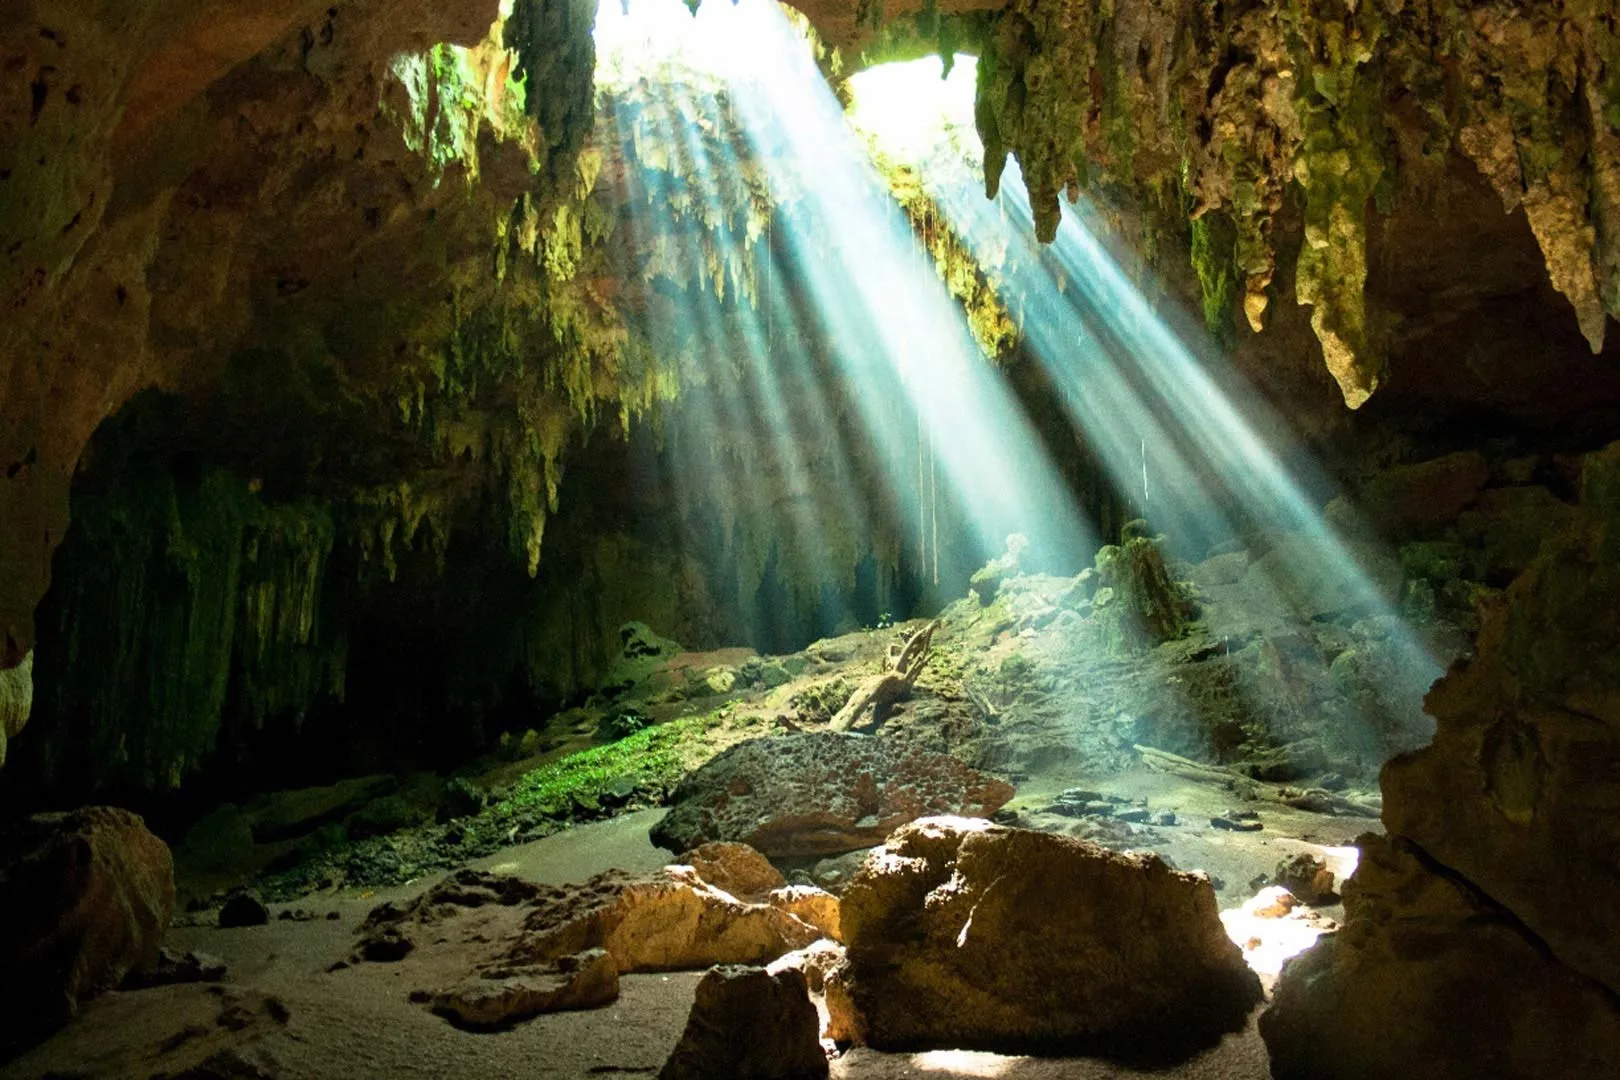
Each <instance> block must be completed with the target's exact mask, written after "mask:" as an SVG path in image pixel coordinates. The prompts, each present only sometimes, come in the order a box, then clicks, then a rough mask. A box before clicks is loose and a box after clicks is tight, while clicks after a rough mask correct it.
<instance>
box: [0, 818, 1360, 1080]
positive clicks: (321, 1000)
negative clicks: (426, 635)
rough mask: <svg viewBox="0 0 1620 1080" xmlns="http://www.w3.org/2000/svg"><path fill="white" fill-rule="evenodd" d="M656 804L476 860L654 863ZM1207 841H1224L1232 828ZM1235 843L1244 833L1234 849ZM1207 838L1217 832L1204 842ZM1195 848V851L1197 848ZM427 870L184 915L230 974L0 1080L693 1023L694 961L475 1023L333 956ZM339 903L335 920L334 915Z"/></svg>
mask: <svg viewBox="0 0 1620 1080" xmlns="http://www.w3.org/2000/svg"><path fill="white" fill-rule="evenodd" d="M1154 797H1155V798H1162V799H1163V800H1164V801H1166V802H1170V801H1174V802H1177V803H1178V805H1182V806H1186V805H1187V802H1188V799H1189V798H1191V796H1190V795H1189V794H1188V793H1187V792H1183V791H1180V790H1179V789H1175V790H1172V789H1170V788H1166V789H1165V790H1164V791H1163V792H1161V793H1159V794H1158V795H1156V796H1154ZM659 813H660V811H656V810H655V811H646V812H642V813H637V814H631V815H627V816H625V817H622V818H619V819H616V820H613V821H608V822H601V823H597V824H591V825H585V826H581V827H578V828H574V829H570V830H568V831H565V832H563V833H559V834H557V835H555V836H551V837H547V838H545V839H543V840H539V841H536V842H534V843H531V844H526V845H523V846H521V847H517V848H513V849H511V850H509V851H506V852H502V853H501V854H500V855H498V856H496V857H494V858H491V859H488V860H485V861H484V862H483V863H482V864H481V865H482V866H483V867H484V868H487V869H495V870H501V871H505V872H510V873H515V874H519V875H522V876H525V877H529V878H532V879H535V880H539V881H544V882H555V883H560V882H567V881H574V880H580V879H583V878H585V877H589V876H590V875H592V874H594V873H597V872H599V871H601V870H604V869H607V868H609V867H625V868H629V869H644V868H653V867H657V866H660V865H663V863H664V862H665V856H664V853H662V852H660V851H659V850H658V849H656V848H654V847H653V846H652V845H651V844H650V843H649V842H648V841H647V827H648V826H649V825H650V824H651V822H652V821H653V820H654V819H656V817H657V816H658V814H659ZM1311 820H1312V821H1315V822H1318V823H1320V822H1322V821H1325V820H1326V819H1320V818H1313V819H1311ZM1333 824H1334V827H1335V828H1343V827H1345V826H1344V823H1339V822H1335V823H1333ZM1166 831H1167V832H1168V831H1172V830H1166ZM1213 839H1215V840H1216V841H1219V842H1220V843H1221V844H1223V845H1224V844H1226V843H1227V841H1226V840H1225V838H1222V837H1214V838H1213ZM1261 839H1264V840H1265V842H1266V845H1267V848H1270V846H1271V845H1272V844H1276V845H1277V848H1276V849H1275V850H1281V849H1282V848H1283V847H1284V846H1285V845H1284V844H1283V841H1282V839H1281V838H1280V837H1277V836H1275V835H1273V836H1267V837H1262V838H1261ZM1187 843H1188V844H1191V843H1192V841H1191V840H1190V839H1189V840H1188V841H1187ZM1254 843H1255V844H1258V843H1259V840H1255V841H1254ZM1241 844H1242V841H1236V842H1234V844H1233V847H1234V850H1236V849H1237V848H1238V847H1240V846H1241ZM1208 850H1210V848H1209V845H1208V843H1207V841H1206V843H1205V851H1206V854H1207V852H1208ZM1254 850H1255V851H1263V855H1261V856H1256V855H1254V854H1253V852H1250V854H1249V855H1248V856H1247V859H1248V861H1249V862H1251V863H1252V862H1255V861H1256V859H1259V860H1260V861H1264V860H1265V859H1270V860H1271V861H1272V862H1273V863H1274V862H1275V858H1276V857H1277V856H1276V855H1275V854H1274V853H1273V850H1267V849H1262V848H1259V847H1255V848H1254ZM1187 854H1188V857H1189V858H1191V857H1192V856H1193V855H1194V854H1195V853H1194V852H1193V851H1191V850H1189V851H1188V852H1187ZM1178 861H1179V860H1178ZM1183 865H1194V864H1193V863H1190V862H1189V863H1183ZM1234 869H1236V864H1234ZM430 883H431V882H430V881H421V882H415V883H412V884H410V885H408V886H404V887H401V888H400V889H398V890H389V891H388V892H387V893H378V894H372V893H365V894H360V895H335V896H330V897H325V898H319V897H317V898H311V899H308V900H305V901H302V902H300V903H298V904H294V905H276V906H275V907H273V908H272V911H273V913H276V914H279V912H280V911H282V910H290V909H296V908H303V909H305V910H306V911H309V912H311V913H313V914H314V915H315V916H316V917H315V918H313V919H310V920H307V921H289V920H282V919H279V918H274V919H272V921H271V922H270V924H269V925H267V926H259V927H248V928H241V929H232V930H220V929H216V928H211V927H179V928H176V929H175V930H174V931H173V932H172V934H171V936H170V939H169V942H168V943H169V945H170V946H171V947H174V948H178V949H182V950H184V949H195V950H198V951H203V952H208V953H212V954H214V955H216V956H219V957H221V958H222V959H224V960H225V961H226V963H227V964H228V975H227V978H226V981H225V983H224V984H222V985H218V986H206V985H190V986H170V987H160V988H157V989H152V990H143V991H136V992H126V993H112V994H108V995H105V996H104V997H102V998H100V999H99V1000H97V1001H94V1002H92V1003H91V1004H90V1005H89V1006H87V1007H86V1009H85V1010H84V1012H83V1013H82V1014H81V1015H80V1016H79V1018H78V1019H77V1020H75V1021H74V1022H73V1023H72V1024H70V1025H69V1026H68V1027H67V1028H66V1029H64V1030H63V1031H62V1032H60V1033H58V1034H57V1035H56V1036H55V1037H54V1038H52V1039H51V1040H50V1041H48V1042H46V1043H45V1044H43V1045H41V1046H39V1047H37V1048H35V1049H34V1050H33V1051H32V1052H30V1053H29V1054H27V1055H25V1056H24V1057H23V1058H21V1059H19V1060H17V1061H15V1062H13V1063H12V1064H11V1065H10V1066H8V1067H6V1068H4V1069H0V1078H3V1080H22V1078H38V1080H43V1078H46V1077H54V1078H66V1077H73V1078H86V1080H89V1078H97V1080H100V1078H108V1080H111V1078H114V1077H119V1078H122V1077H143V1076H160V1075H164V1076H179V1075H181V1074H183V1073H184V1072H185V1071H186V1070H187V1069H190V1068H193V1067H196V1066H198V1065H199V1064H202V1063H207V1064H206V1065H204V1071H201V1072H199V1073H196V1074H192V1075H194V1076H207V1077H211V1076H231V1077H239V1076H240V1077H254V1076H264V1077H276V1078H285V1080H305V1078H308V1080H316V1078H327V1077H345V1078H353V1080H370V1078H376V1080H383V1078H389V1080H407V1078H415V1077H421V1078H424V1080H426V1078H430V1077H432V1078H446V1077H469V1078H472V1077H476V1078H479V1080H501V1078H507V1077H511V1078H514V1080H515V1078H519V1077H522V1078H534V1077H578V1078H589V1077H597V1076H627V1075H642V1076H655V1075H656V1074H657V1072H658V1070H659V1068H660V1067H661V1066H662V1065H663V1062H664V1060H665V1058H666V1057H667V1056H668V1054H669V1052H670V1050H671V1049H672V1048H673V1046H674V1045H675V1042H676V1040H677V1039H678V1038H679V1036H680V1033H681V1030H682V1028H683V1027H684V1025H685V1022H686V1015H687V1010H688V1009H689V1007H690V1004H691V1000H692V994H693V989H694V987H695V985H696V983H697V980H698V978H699V977H700V974H699V973H696V972H690V973H675V974H668V975H651V974H649V975H629V976H626V977H624V979H623V980H622V996H621V997H620V998H619V1000H618V1001H617V1002H616V1003H615V1004H613V1005H611V1006H609V1007H607V1008H604V1009H599V1010H593V1011H587V1012H574V1013H558V1014H552V1015H547V1016H542V1017H539V1018H537V1019H535V1020H532V1021H529V1022H528V1023H525V1024H521V1025H519V1026H518V1027H516V1028H514V1029H512V1030H510V1031H505V1032H500V1033H496V1034H472V1033H468V1032H464V1031H459V1030H457V1029H455V1028H453V1027H451V1026H450V1025H449V1024H447V1023H446V1022H444V1021H443V1020H441V1019H439V1018H437V1017H435V1016H433V1015H432V1014H430V1013H429V1012H428V1011H427V1010H426V1009H424V1008H422V1007H421V1006H419V1005H415V1004H412V1003H410V1002H409V1001H408V1000H406V988H405V987H404V986H403V984H402V983H401V982H400V981H399V979H398V976H399V974H400V972H399V969H398V968H397V967H394V966H391V965H388V964H361V965H357V966H355V967H352V968H348V969H345V970H341V971H336V972H328V971H327V968H328V967H329V966H330V965H332V964H333V962H334V961H336V960H338V959H340V958H342V957H344V956H345V955H347V953H348V952H349V950H350V949H351V947H352V945H353V942H354V937H355V931H356V928H357V927H358V925H359V923H360V921H361V919H363V918H364V916H365V913H366V912H367V911H369V910H370V909H371V907H372V906H373V905H374V904H376V903H377V902H378V901H379V900H382V899H386V898H389V897H390V896H394V895H408V894H410V893H414V892H416V891H418V890H420V889H423V888H426V887H427V885H429V884H430ZM329 913H336V915H337V917H336V918H328V917H327V916H328V914H329ZM833 1075H834V1076H835V1077H845V1078H852V1080H855V1078H868V1077H870V1078H888V1077H918V1078H936V1077H937V1078H942V1080H943V1078H951V1077H1004V1078H1009V1080H1025V1078H1028V1080H1037V1078H1047V1077H1052V1078H1057V1077H1065V1078H1075V1080H1102V1078H1110V1077H1137V1076H1144V1077H1145V1076H1153V1077H1158V1078H1161V1080H1216V1078H1219V1080H1264V1078H1265V1077H1266V1076H1267V1075H1268V1069H1267V1064H1266V1053H1265V1048H1264V1045H1263V1044H1262V1043H1261V1041H1260V1039H1259V1036H1258V1035H1257V1033H1256V1032H1255V1029H1254V1025H1253V1022H1252V1020H1251V1023H1250V1026H1249V1029H1248V1030H1246V1031H1244V1032H1242V1033H1240V1034H1236V1035H1232V1036H1228V1037H1227V1039H1226V1040H1225V1041H1224V1042H1222V1043H1221V1044H1220V1045H1219V1046H1217V1047H1215V1048H1213V1049H1211V1050H1209V1051H1207V1052H1205V1053H1203V1054H1201V1055H1199V1056H1198V1057H1196V1058H1194V1059H1192V1060H1190V1061H1187V1062H1184V1063H1183V1064H1181V1065H1179V1066H1177V1067H1174V1068H1171V1069H1161V1070H1156V1071H1152V1072H1141V1071H1137V1070H1134V1069H1129V1068H1124V1067H1121V1066H1119V1065H1115V1064H1110V1063H1108V1062H1104V1061H1097V1060H1089V1059H1087V1060H1076V1059H1063V1060H1059V1059H1044V1060H1043V1059H1031V1058H1014V1057H1001V1056H998V1055H994V1054H983V1053H964V1052H959V1051H936V1052H932V1053H925V1054H881V1053H877V1052H874V1051H870V1050H854V1051H851V1052H849V1053H847V1054H845V1055H843V1056H842V1057H840V1058H838V1059H837V1060H835V1061H834V1062H833Z"/></svg>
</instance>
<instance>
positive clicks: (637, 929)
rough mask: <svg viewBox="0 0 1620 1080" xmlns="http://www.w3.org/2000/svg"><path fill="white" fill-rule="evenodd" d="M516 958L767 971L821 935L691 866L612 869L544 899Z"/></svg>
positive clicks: (626, 967) (535, 907) (628, 967)
mask: <svg viewBox="0 0 1620 1080" xmlns="http://www.w3.org/2000/svg"><path fill="white" fill-rule="evenodd" d="M524 927H525V930H526V933H525V934H524V935H523V938H522V940H521V941H519V942H518V943H517V944H516V945H515V946H514V948H513V949H512V951H511V953H510V954H509V955H510V956H511V958H512V959H514V960H518V961H528V962H534V961H548V960H553V959H555V958H557V957H559V956H568V955H571V954H573V953H577V952H582V951H583V950H585V949H589V948H604V949H606V950H607V951H608V952H609V953H610V954H611V955H612V957H613V961H614V963H615V964H616V965H617V966H618V969H619V970H620V971H621V972H623V971H677V970H692V969H695V968H705V967H709V966H711V965H713V964H763V963H768V962H770V961H771V960H774V959H776V958H777V957H778V956H781V955H782V954H783V953H788V952H792V951H793V950H794V949H798V948H802V947H804V946H805V945H808V944H810V943H811V942H812V941H815V940H816V939H817V938H819V937H821V936H822V934H821V932H820V931H819V930H817V929H816V928H814V927H812V926H810V925H809V924H808V923H805V922H803V921H801V920H800V919H798V918H797V917H795V916H794V915H792V914H790V913H789V912H787V911H784V910H782V909H781V908H778V907H775V906H773V905H771V904H749V903H744V902H743V901H741V900H738V899H737V898H736V897H734V896H732V895H731V894H730V893H727V892H723V891H721V890H719V889H716V888H714V887H712V886H710V885H708V884H706V883H705V882H704V881H703V880H702V879H701V878H699V877H698V876H697V874H696V873H694V872H693V871H692V870H691V869H690V868H689V867H681V866H666V867H664V869H662V870H660V871H658V872H656V873H654V874H651V875H645V874H644V875H632V874H628V873H625V872H623V871H617V870H610V871H608V872H607V873H604V874H599V875H597V876H596V877H594V878H592V879H590V880H589V881H587V882H585V883H584V884H582V885H576V886H569V887H566V888H562V889H551V890H547V891H545V892H543V893H542V894H541V895H539V896H537V897H536V898H535V900H534V901H533V904H532V908H531V910H530V912H529V914H528V916H527V918H526V919H525V920H524Z"/></svg>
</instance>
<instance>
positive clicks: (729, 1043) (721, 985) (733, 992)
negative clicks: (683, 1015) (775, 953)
mask: <svg viewBox="0 0 1620 1080" xmlns="http://www.w3.org/2000/svg"><path fill="white" fill-rule="evenodd" d="M819 1027H820V1023H819V1022H818V1021H817V1019H816V1009H815V1006H814V1005H812V1004H811V1003H810V997H809V994H808V993H807V987H806V984H805V978H804V976H803V975H802V974H800V973H799V972H798V971H794V970H786V971H778V972H767V971H766V970H765V969H764V968H749V967H736V966H722V967H717V968H715V969H713V970H712V971H710V972H709V973H708V974H707V975H705V976H703V981H702V982H700V983H698V988H697V1000H696V1001H694V1002H693V1003H692V1015H691V1017H690V1018H689V1019H688V1020H687V1022H686V1031H685V1032H684V1033H683V1034H682V1035H681V1041H680V1042H679V1043H677V1044H676V1045H675V1049H674V1051H673V1052H672V1053H671V1054H670V1055H669V1061H667V1062H665V1064H664V1067H663V1069H662V1070H661V1071H660V1072H659V1073H658V1076H659V1080H819V1078H821V1077H825V1076H826V1075H827V1073H828V1069H827V1058H826V1056H825V1055H824V1054H823V1053H822V1050H821V1038H820V1032H819V1030H818V1029H819Z"/></svg>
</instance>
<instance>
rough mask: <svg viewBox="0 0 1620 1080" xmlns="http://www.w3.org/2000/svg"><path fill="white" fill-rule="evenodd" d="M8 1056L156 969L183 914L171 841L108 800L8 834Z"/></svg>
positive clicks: (4, 861)
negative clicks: (177, 912)
mask: <svg viewBox="0 0 1620 1080" xmlns="http://www.w3.org/2000/svg"><path fill="white" fill-rule="evenodd" d="M0 912H4V917H3V918H0V972H4V973H5V974H4V976H3V977H0V1016H3V1017H4V1018H5V1022H4V1023H3V1024H0V1057H3V1056H5V1055H6V1054H7V1053H8V1052H11V1051H15V1050H17V1049H20V1048H21V1047H22V1046H24V1045H27V1044H28V1043H29V1042H32V1041H33V1040H35V1039H36V1038H38V1037H40V1036H42V1035H43V1034H45V1033H46V1032H48V1031H49V1030H50V1029H51V1028H53V1027H55V1026H58V1025H60V1024H61V1023H63V1022H65V1021H66V1020H68V1019H69V1018H71V1017H72V1016H73V1015H74V1014H75V1013H76V1012H77V1011H78V1007H79V1004H80V1003H81V1002H83V1001H85V1000H87V999H89V998H91V997H93V996H94V995H96V994H98V993H100V992H101V991H103V990H108V989H111V988H113V987H116V986H117V985H118V984H119V983H121V982H122V981H123V980H124V978H125V976H127V975H128V974H129V973H130V972H131V971H134V970H137V969H140V968H146V967H150V966H152V965H153V964H154V963H155V961H156V960H157V957H158V949H159V947H160V946H161V945H162V941H163V934H164V931H165V930H167V929H168V926H169V920H170V918H171V917H172V916H173V914H174V863H173V861H172V859H171V858H170V855H169V849H168V847H167V846H166V845H165V844H164V843H163V841H162V840H159V839H158V838H157V837H156V836H154V835H152V833H151V832H150V831H148V829H147V828H146V824H145V822H143V821H142V820H141V819H140V817H138V816H137V815H135V814H131V813H129V812H128V811H125V810H117V809H113V808H111V807H106V806H92V807H86V808H84V809H81V810H75V811H72V812H70V813H60V814H40V815H37V816H35V817H30V818H25V819H23V820H21V821H18V822H17V823H15V824H13V825H11V826H9V827H8V828H6V829H5V830H4V831H3V832H0Z"/></svg>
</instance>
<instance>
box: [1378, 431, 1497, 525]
mask: <svg viewBox="0 0 1620 1080" xmlns="http://www.w3.org/2000/svg"><path fill="white" fill-rule="evenodd" d="M1490 476H1491V468H1490V464H1489V463H1488V462H1487V461H1486V460H1485V458H1484V456H1483V455H1481V454H1479V453H1476V452H1475V451H1472V450H1467V451H1462V452H1459V453H1455V454H1447V455H1446V456H1445V457H1438V458H1433V459H1431V460H1429V461H1422V462H1418V463H1417V464H1415V465H1397V466H1395V467H1394V468H1390V469H1386V470H1384V471H1383V472H1381V473H1379V474H1378V475H1377V476H1374V477H1373V478H1372V479H1371V480H1369V481H1368V482H1367V484H1366V485H1365V486H1364V487H1363V488H1362V489H1361V498H1360V500H1359V509H1360V510H1361V513H1362V515H1363V516H1364V517H1365V519H1366V520H1367V521H1368V522H1369V523H1371V524H1372V525H1373V526H1374V527H1375V528H1378V529H1380V530H1382V531H1384V532H1387V533H1390V534H1394V535H1400V536H1404V535H1410V534H1412V533H1414V532H1421V531H1423V530H1425V529H1430V530H1432V529H1438V528H1440V527H1442V526H1444V525H1447V524H1449V523H1451V522H1452V521H1455V520H1456V519H1457V515H1458V514H1460V513H1462V511H1463V508H1464V507H1466V506H1468V505H1469V504H1470V503H1472V502H1473V501H1474V498H1475V497H1476V496H1477V495H1478V494H1479V490H1480V488H1482V487H1484V486H1485V483H1486V481H1487V480H1489V479H1490Z"/></svg>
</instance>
